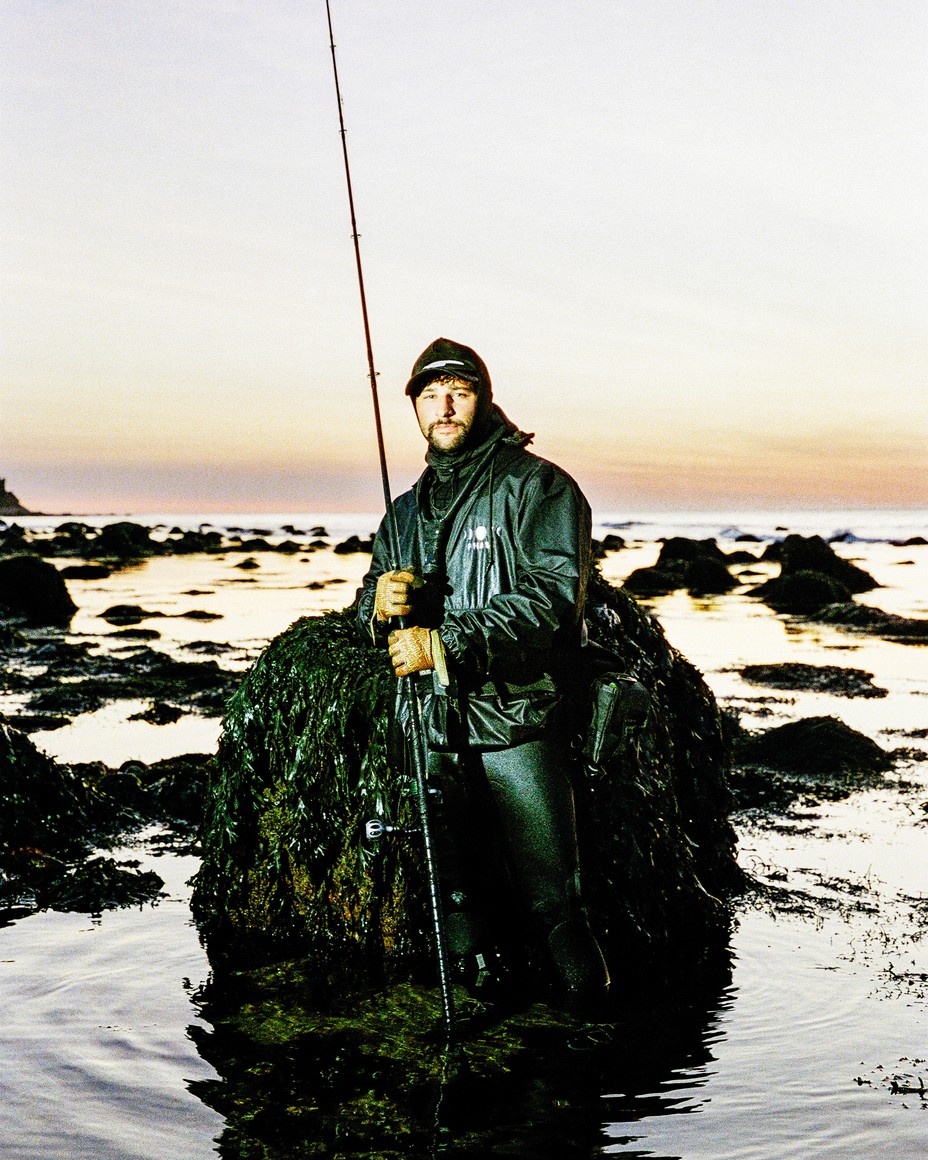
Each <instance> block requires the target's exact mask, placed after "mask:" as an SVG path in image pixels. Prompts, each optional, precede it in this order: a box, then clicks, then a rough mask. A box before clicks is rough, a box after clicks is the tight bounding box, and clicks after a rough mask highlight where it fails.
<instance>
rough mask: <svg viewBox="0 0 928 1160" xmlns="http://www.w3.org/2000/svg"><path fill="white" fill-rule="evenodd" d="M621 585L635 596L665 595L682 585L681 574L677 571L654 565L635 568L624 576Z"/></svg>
mask: <svg viewBox="0 0 928 1160" xmlns="http://www.w3.org/2000/svg"><path fill="white" fill-rule="evenodd" d="M623 587H624V588H625V590H626V591H628V592H632V593H634V594H635V596H666V595H668V594H669V593H670V592H676V590H677V589H678V588H682V587H683V576H682V573H680V572H678V571H669V570H668V569H666V568H658V567H656V566H652V567H650V568H635V569H634V571H632V572H629V574H628V575H627V576H626V577H625V580H624V582H623Z"/></svg>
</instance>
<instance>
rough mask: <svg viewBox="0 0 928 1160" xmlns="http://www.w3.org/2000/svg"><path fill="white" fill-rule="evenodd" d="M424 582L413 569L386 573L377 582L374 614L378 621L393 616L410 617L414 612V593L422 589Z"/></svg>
mask: <svg viewBox="0 0 928 1160" xmlns="http://www.w3.org/2000/svg"><path fill="white" fill-rule="evenodd" d="M421 587H422V581H421V580H419V578H418V577H417V576H416V574H415V573H414V572H413V571H412V569H411V568H403V569H401V570H399V571H396V572H384V573H383V575H382V576H381V577H380V578H379V579H378V580H377V591H376V593H375V595H374V614H375V616H376V617H377V619H378V620H389V619H390V618H391V617H393V616H408V615H409V614H410V612H412V591H413V589H414V588H421Z"/></svg>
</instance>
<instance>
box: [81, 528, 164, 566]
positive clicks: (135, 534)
mask: <svg viewBox="0 0 928 1160" xmlns="http://www.w3.org/2000/svg"><path fill="white" fill-rule="evenodd" d="M154 550H155V545H154V544H153V543H152V538H151V532H150V530H149V529H148V528H146V527H145V526H144V525H143V524H136V523H132V522H131V521H129V520H119V521H117V522H116V523H113V524H104V525H103V527H102V528H101V529H100V534H99V535H98V536H97V538H96V540H94V554H95V555H104V556H119V557H122V558H124V559H136V558H139V557H142V556H148V555H151V553H152V552H153V551H154Z"/></svg>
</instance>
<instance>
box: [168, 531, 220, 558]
mask: <svg viewBox="0 0 928 1160" xmlns="http://www.w3.org/2000/svg"><path fill="white" fill-rule="evenodd" d="M165 546H166V547H168V548H170V550H171V552H172V553H173V554H174V555H177V556H191V555H193V554H195V553H198V552H221V551H222V550H223V542H222V533H221V532H218V531H216V530H215V529H210V530H209V531H205V530H203V529H202V528H201V529H199V530H196V531H194V530H193V529H188V530H187V531H185V532H182V533H181V534H180V535H179V536H177V537H172V538H170V539H169V540H167V541H166V542H165Z"/></svg>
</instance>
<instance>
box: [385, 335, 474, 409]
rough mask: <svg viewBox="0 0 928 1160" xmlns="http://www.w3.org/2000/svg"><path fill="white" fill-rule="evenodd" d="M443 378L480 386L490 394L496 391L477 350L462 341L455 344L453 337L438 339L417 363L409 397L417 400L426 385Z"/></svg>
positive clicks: (408, 390) (407, 385) (414, 365)
mask: <svg viewBox="0 0 928 1160" xmlns="http://www.w3.org/2000/svg"><path fill="white" fill-rule="evenodd" d="M442 375H451V376H452V377H453V378H456V379H463V380H464V381H465V382H468V383H479V384H480V386H481V387H483V388H485V389H486V392H487V393H488V394H489V393H490V391H491V389H492V388H491V385H490V373H489V371H488V370H487V368H486V365H485V364H484V361H483V359H482V358H481V357H480V355H479V354H477V352H476V351H474V350H471V348H470V347H469V346H463V345H462V344H461V343H459V342H452V341H451V339H450V338H436V339H435V341H434V342H433V343H431V344H430V345H429V346H427V347H426V348H425V350H424V351H423V352H422V354H420V355H419V357H418V358H417V359H416V361H415V363H414V364H413V368H412V374H411V375H410V376H409V382H408V383H407V384H406V394H407V395H411V396H412V397H413V398H416V396H417V395H418V394H419V392H420V391H421V390H422V388H423V387H424V386H425V384H426V383H430V382H431V381H432V379H438V378H441V376H442Z"/></svg>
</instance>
